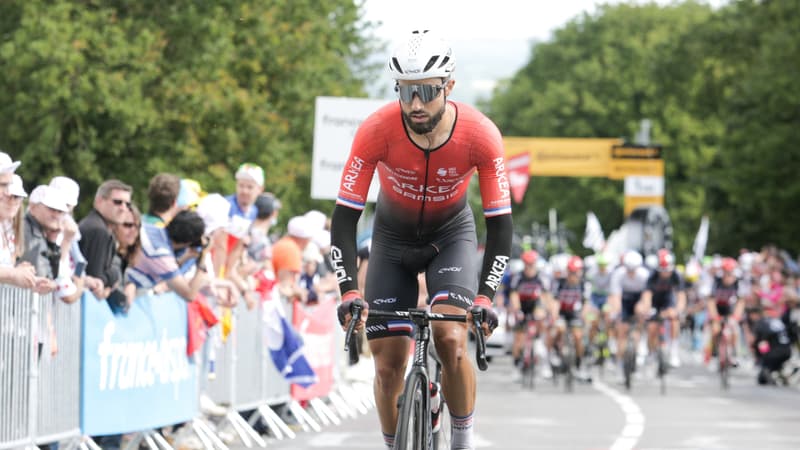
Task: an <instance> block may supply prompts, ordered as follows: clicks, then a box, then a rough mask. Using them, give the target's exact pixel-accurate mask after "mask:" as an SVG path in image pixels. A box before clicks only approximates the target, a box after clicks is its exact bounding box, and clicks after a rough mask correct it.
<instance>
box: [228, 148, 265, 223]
mask: <svg viewBox="0 0 800 450" xmlns="http://www.w3.org/2000/svg"><path fill="white" fill-rule="evenodd" d="M262 192H264V169H262V168H261V167H259V166H257V165H255V164H251V163H244V164H242V165H241V166H239V169H237V170H236V193H235V194H231V195H228V196H227V197H225V198H226V199H227V200H228V201H229V202H230V204H231V210H230V212H229V213H228V215H229V216H230V217H234V216H239V217H244V218H245V219H247V220H248V221H250V222H252V221H253V220H255V218H256V213H257V209H256V208H255V207H254V204H255V201H256V198H258V196H259V195H260V194H261V193H262Z"/></svg>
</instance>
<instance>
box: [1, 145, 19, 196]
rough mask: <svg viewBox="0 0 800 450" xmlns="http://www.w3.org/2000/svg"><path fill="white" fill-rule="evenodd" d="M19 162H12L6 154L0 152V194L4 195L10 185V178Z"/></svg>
mask: <svg viewBox="0 0 800 450" xmlns="http://www.w3.org/2000/svg"><path fill="white" fill-rule="evenodd" d="M19 164H20V162H19V161H14V160H13V159H11V157H10V156H8V153H3V152H0V194H3V195H4V194H5V193H6V191H7V190H8V187H9V185H11V176H12V175H13V174H14V172H15V171H16V170H17V167H19Z"/></svg>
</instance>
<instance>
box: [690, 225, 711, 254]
mask: <svg viewBox="0 0 800 450" xmlns="http://www.w3.org/2000/svg"><path fill="white" fill-rule="evenodd" d="M706 244H708V216H703V218H702V219H701V220H700V228H699V229H698V230H697V236H696V237H695V238H694V245H693V246H692V252H693V253H694V258H695V259H696V260H698V261H702V260H703V255H705V254H706Z"/></svg>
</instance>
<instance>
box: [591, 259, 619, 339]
mask: <svg viewBox="0 0 800 450" xmlns="http://www.w3.org/2000/svg"><path fill="white" fill-rule="evenodd" d="M594 261H595V264H596V267H595V268H594V269H592V270H587V271H586V281H587V282H588V283H589V286H590V294H589V299H590V300H591V301H590V302H589V303H588V305H587V306H588V308H587V310H588V311H587V319H588V321H589V342H591V343H594V342H595V337H596V336H597V332H598V330H599V327H600V317H603V319H605V323H606V324H610V323H611V320H610V315H609V313H608V310H609V308H608V307H607V304H608V292H609V289H610V288H611V274H612V273H613V271H612V270H611V269H610V268H609V267H608V257H607V256H606V255H605V254H604V253H598V254H597V255H595V259H594ZM601 315H602V316H601ZM611 335H612V334H611V333H609V336H611Z"/></svg>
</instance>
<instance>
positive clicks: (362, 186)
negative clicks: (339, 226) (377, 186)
mask: <svg viewBox="0 0 800 450" xmlns="http://www.w3.org/2000/svg"><path fill="white" fill-rule="evenodd" d="M379 129H380V125H379V121H378V116H377V115H376V114H373V115H372V116H370V117H368V118H367V120H365V121H364V122H363V123H362V124H361V126H360V127H359V128H358V130H357V131H356V135H355V137H354V138H353V145H352V147H351V148H350V156H348V158H347V162H346V163H345V165H344V169H343V170H342V179H341V182H340V183H339V194H338V195H337V197H336V204H337V205H342V206H346V207H348V208H352V209H355V210H358V211H362V210H363V209H364V206H365V205H366V203H367V194H368V193H369V185H370V183H371V182H372V177H373V176H374V174H375V167H376V166H377V164H378V161H379V160H380V158H381V155H382V154H383V153H384V151H385V149H386V142H385V141H384V139H383V138H382V137H381V136H380V133H378V132H377V131H378V130H379Z"/></svg>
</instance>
